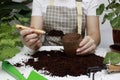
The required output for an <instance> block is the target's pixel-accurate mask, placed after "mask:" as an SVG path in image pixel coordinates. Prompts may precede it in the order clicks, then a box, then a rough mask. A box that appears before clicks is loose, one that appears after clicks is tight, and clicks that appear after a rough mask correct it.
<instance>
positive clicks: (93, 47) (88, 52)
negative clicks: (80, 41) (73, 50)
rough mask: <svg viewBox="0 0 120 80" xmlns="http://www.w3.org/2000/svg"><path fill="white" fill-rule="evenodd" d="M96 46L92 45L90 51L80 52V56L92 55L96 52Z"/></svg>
mask: <svg viewBox="0 0 120 80" xmlns="http://www.w3.org/2000/svg"><path fill="white" fill-rule="evenodd" d="M95 48H96V46H95V45H92V46H91V47H89V48H88V49H86V50H84V51H82V52H80V54H90V53H92V52H93V51H94V50H95Z"/></svg>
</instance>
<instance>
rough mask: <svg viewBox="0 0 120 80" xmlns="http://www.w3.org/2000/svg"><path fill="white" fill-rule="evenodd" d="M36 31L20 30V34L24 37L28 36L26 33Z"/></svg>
mask: <svg viewBox="0 0 120 80" xmlns="http://www.w3.org/2000/svg"><path fill="white" fill-rule="evenodd" d="M33 32H34V31H33V30H32V29H26V30H21V31H20V34H21V35H22V36H23V37H24V36H26V35H28V34H31V33H33Z"/></svg>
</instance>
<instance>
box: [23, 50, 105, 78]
mask: <svg viewBox="0 0 120 80" xmlns="http://www.w3.org/2000/svg"><path fill="white" fill-rule="evenodd" d="M32 57H33V58H31V59H29V60H28V62H25V64H26V65H30V66H32V67H33V68H34V69H36V70H37V71H39V70H42V71H44V74H46V75H51V76H60V77H63V76H67V75H70V76H80V75H81V74H85V75H86V74H87V69H88V68H89V67H95V66H99V67H104V64H103V58H102V57H99V56H96V55H95V54H90V55H85V56H73V57H70V56H67V55H66V54H65V53H64V51H52V50H51V51H38V52H36V53H35V54H33V55H32ZM35 59H36V60H38V61H36V60H35Z"/></svg>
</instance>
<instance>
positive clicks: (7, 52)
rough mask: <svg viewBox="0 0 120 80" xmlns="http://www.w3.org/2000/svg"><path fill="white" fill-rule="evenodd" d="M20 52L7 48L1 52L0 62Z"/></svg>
mask: <svg viewBox="0 0 120 80" xmlns="http://www.w3.org/2000/svg"><path fill="white" fill-rule="evenodd" d="M19 51H20V50H19V49H17V48H15V47H7V48H5V49H3V50H2V51H0V60H1V61H3V60H5V59H8V58H12V57H14V56H15V55H16V54H17V53H18V52H19Z"/></svg>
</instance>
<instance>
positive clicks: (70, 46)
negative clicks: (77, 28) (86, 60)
mask: <svg viewBox="0 0 120 80" xmlns="http://www.w3.org/2000/svg"><path fill="white" fill-rule="evenodd" d="M81 40H82V37H81V35H80V34H78V33H66V34H65V35H64V36H63V37H62V44H63V47H64V51H65V53H66V54H67V55H68V56H75V55H76V49H77V48H78V47H79V43H80V41H81Z"/></svg>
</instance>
